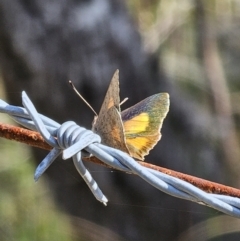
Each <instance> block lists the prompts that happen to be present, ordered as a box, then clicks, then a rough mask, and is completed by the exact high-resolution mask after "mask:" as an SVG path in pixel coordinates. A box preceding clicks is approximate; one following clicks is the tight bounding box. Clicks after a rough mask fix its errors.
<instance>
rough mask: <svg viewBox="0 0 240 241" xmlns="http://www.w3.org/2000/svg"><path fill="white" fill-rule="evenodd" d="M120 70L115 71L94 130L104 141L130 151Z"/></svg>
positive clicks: (94, 124)
mask: <svg viewBox="0 0 240 241" xmlns="http://www.w3.org/2000/svg"><path fill="white" fill-rule="evenodd" d="M119 103H120V98H119V71H118V70H116V72H115V73H114V75H113V77H112V80H111V82H110V85H109V87H108V90H107V93H106V96H105V98H104V101H103V104H102V107H101V110H100V112H99V116H98V117H97V119H96V120H95V123H93V128H92V129H93V131H94V132H95V133H97V134H99V135H100V136H101V139H102V143H103V144H106V145H108V146H111V147H114V148H117V149H119V150H122V151H124V152H127V153H129V152H128V149H127V147H126V140H125V137H124V130H123V123H122V120H121V115H120V106H119Z"/></svg>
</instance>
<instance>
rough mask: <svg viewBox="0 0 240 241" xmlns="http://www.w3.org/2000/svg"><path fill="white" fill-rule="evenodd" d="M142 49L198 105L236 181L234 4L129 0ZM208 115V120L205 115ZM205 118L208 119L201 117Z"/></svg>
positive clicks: (238, 51) (239, 16)
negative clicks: (156, 58)
mask: <svg viewBox="0 0 240 241" xmlns="http://www.w3.org/2000/svg"><path fill="white" fill-rule="evenodd" d="M129 8H130V11H131V12H132V14H133V16H134V18H135V20H136V23H137V24H138V27H139V30H140V32H141V35H142V38H143V46H144V49H145V51H148V52H150V53H153V54H155V55H157V56H159V61H160V62H161V65H162V68H163V70H164V71H165V73H166V75H167V76H168V77H169V81H170V82H171V83H172V85H174V86H175V88H179V89H180V90H181V91H182V92H183V96H182V97H183V98H184V97H185V98H186V99H188V100H191V102H192V103H193V104H194V105H197V108H198V109H201V110H202V118H203V121H205V122H206V121H209V129H210V130H211V131H210V132H209V134H210V135H212V136H214V138H215V140H216V142H217V145H219V146H220V149H222V150H223V154H224V157H225V162H226V163H225V165H226V166H227V167H228V169H229V173H233V176H234V177H235V178H236V179H235V182H236V186H237V183H238V184H239V183H240V181H239V174H238V173H239V170H240V162H239V159H240V153H239V128H240V124H239V123H240V122H239V120H240V108H239V104H238V103H239V100H240V92H239V90H240V79H239V76H240V68H239V62H240V42H239V39H240V31H239V27H240V3H239V1H236V0H229V1H217V0H215V1H199V0H195V1H190V0H182V1H180V2H179V1H174V0H173V1H167V0H161V1H154V0H152V1H135V0H133V1H130V2H129ZM207 116H210V117H211V119H208V117H207ZM207 119H208V120H207Z"/></svg>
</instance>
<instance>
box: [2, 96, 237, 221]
mask: <svg viewBox="0 0 240 241" xmlns="http://www.w3.org/2000/svg"><path fill="white" fill-rule="evenodd" d="M22 102H23V106H24V107H25V108H22V107H16V106H11V105H8V104H7V103H6V102H4V101H3V100H0V112H2V113H6V114H8V115H10V116H11V117H12V118H13V119H14V120H15V121H16V122H18V123H20V124H21V125H23V126H25V127H27V128H30V129H32V130H37V131H39V132H40V133H41V135H42V136H43V137H44V139H45V140H46V142H47V143H49V144H50V145H51V146H52V147H53V149H52V150H51V151H50V153H49V154H48V155H47V156H46V157H45V158H44V160H43V161H42V162H41V163H40V164H39V166H38V167H37V169H36V171H35V175H34V179H35V180H36V181H37V180H38V179H39V177H40V176H41V175H42V174H43V173H44V172H45V171H46V169H47V168H48V167H49V166H50V165H51V164H52V162H53V161H54V160H55V159H56V158H57V156H58V155H60V154H61V153H62V157H63V159H68V158H70V157H72V158H73V162H74V165H75V167H76V169H77V170H78V172H79V173H80V175H81V176H82V178H83V179H84V180H85V182H86V183H87V185H88V186H89V188H90V190H91V191H92V193H93V195H94V196H95V198H96V199H97V200H99V201H100V202H102V203H103V204H104V205H106V204H107V202H108V200H107V198H106V196H105V195H104V194H103V193H102V191H101V189H100V188H99V187H98V184H97V183H96V181H95V180H94V179H93V177H92V176H91V174H90V172H89V171H88V170H87V169H86V167H85V166H84V164H83V162H82V158H81V157H82V156H81V155H82V153H81V151H82V150H83V149H85V150H86V151H87V152H89V153H91V154H92V155H94V156H96V157H97V158H98V159H100V160H102V161H103V162H104V163H106V164H107V165H109V166H111V167H113V168H116V169H118V170H121V171H124V172H128V173H132V174H136V175H138V176H139V177H141V178H142V179H144V180H145V181H146V182H148V183H149V184H151V185H152V186H154V187H156V188H157V189H159V190H161V191H163V192H165V193H167V194H169V195H172V196H175V197H178V198H182V199H186V200H189V201H193V202H197V203H199V204H204V205H207V206H209V207H212V208H214V209H216V210H219V211H221V212H223V213H226V214H228V215H231V216H234V217H238V218H240V199H239V198H236V197H230V196H226V195H219V194H210V193H206V192H204V191H202V190H201V189H199V188H197V187H195V186H193V185H192V184H190V183H188V182H185V181H183V180H180V179H178V178H176V177H172V176H169V175H167V174H164V173H161V172H158V171H155V170H152V169H149V168H147V167H143V166H141V165H140V164H139V163H137V162H136V161H135V160H134V159H133V158H131V157H130V156H129V155H128V154H126V153H124V152H122V151H120V150H117V149H114V148H111V147H108V146H105V145H102V144H101V138H100V137H99V136H98V135H96V134H95V133H93V132H92V131H90V130H86V129H85V128H83V127H80V126H78V125H77V124H76V123H75V122H73V121H68V122H65V123H63V124H62V125H60V124H59V123H57V122H55V121H53V120H51V119H50V118H48V117H46V116H44V115H41V114H39V113H37V111H36V109H35V107H34V106H33V104H32V102H31V101H30V99H29V98H28V96H27V94H26V93H25V92H23V93H22Z"/></svg>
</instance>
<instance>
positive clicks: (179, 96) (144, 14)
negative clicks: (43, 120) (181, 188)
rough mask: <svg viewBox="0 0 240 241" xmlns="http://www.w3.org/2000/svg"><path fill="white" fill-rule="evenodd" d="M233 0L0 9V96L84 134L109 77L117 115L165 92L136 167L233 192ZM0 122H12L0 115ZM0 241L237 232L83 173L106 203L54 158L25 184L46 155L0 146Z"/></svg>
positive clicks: (238, 96)
mask: <svg viewBox="0 0 240 241" xmlns="http://www.w3.org/2000/svg"><path fill="white" fill-rule="evenodd" d="M239 40H240V2H239V1H236V0H225V1H217V0H212V1H204V0H202V1H201V0H192V1H190V0H181V1H175V0H172V1H167V0H161V1H155V0H148V1H147V0H141V1H136V0H129V1H125V2H124V1H121V0H98V1H97V0H84V1H83V0H78V1H76V0H68V1H67V0H62V1H55V0H54V1H52V0H51V1H50V0H42V1H40V0H32V1H28V0H12V1H8V0H0V75H1V82H0V98H1V99H3V100H6V101H8V102H9V103H10V104H12V105H20V106H21V105H22V104H21V91H22V90H25V91H27V93H28V95H29V97H30V98H31V100H32V101H33V103H34V104H35V106H36V108H37V110H38V111H39V112H40V113H42V114H44V115H47V116H49V117H50V118H53V119H54V120H56V121H57V122H60V123H62V122H63V121H66V120H74V121H75V122H77V123H78V124H80V125H82V126H84V127H87V128H91V123H92V120H93V114H92V112H91V111H90V110H89V109H88V107H87V106H86V105H85V104H84V103H83V102H82V101H81V100H80V99H79V98H78V97H77V95H76V94H75V93H74V92H73V91H72V89H71V87H69V85H68V80H69V79H71V80H72V81H73V82H74V83H75V85H76V87H77V88H78V90H79V91H80V93H81V94H82V95H83V96H84V97H85V98H86V99H87V101H88V102H89V103H90V104H91V105H92V106H93V108H94V109H95V110H96V111H97V112H98V111H99V109H100V106H101V103H102V101H103V98H104V95H105V93H106V90H107V87H108V84H109V82H110V79H111V77H112V75H113V73H114V71H115V70H116V69H117V68H119V69H120V90H121V94H120V97H121V99H124V98H125V97H129V100H128V101H127V102H126V103H124V105H123V106H122V108H123V109H124V108H127V107H129V106H131V105H132V104H135V103H137V102H138V101H140V100H142V99H143V98H146V97H147V96H149V95H151V94H155V93H158V92H168V93H169V94H170V100H171V105H170V112H169V114H168V116H167V118H166V119H165V122H164V125H163V129H162V139H161V141H160V142H159V144H158V145H157V146H156V147H155V148H154V150H152V151H151V152H150V155H149V156H147V157H146V161H147V162H150V163H154V164H156V165H159V166H163V167H166V168H170V169H173V170H176V171H180V172H184V173H187V174H191V175H194V176H198V177H201V178H204V179H208V180H210V181H215V182H219V183H222V184H225V185H230V186H233V187H236V188H239V187H240V175H239V173H240V172H239V171H240V161H239V130H240V124H239V123H240V104H239V103H240V92H239V91H240V80H239V76H240V68H239V62H240V41H239ZM0 120H1V122H4V123H12V122H11V120H10V119H8V118H7V116H6V115H3V114H0ZM0 150H1V154H0V157H1V158H0V160H1V161H0V239H1V240H20V241H23V240H24V241H25V240H64V241H65V240H67V241H68V240H69V241H70V240H74V241H75V240H76V241H78V240H90V241H91V240H93V241H95V240H214V241H220V240H238V239H239V237H240V225H239V224H240V223H239V220H238V219H235V218H231V217H228V216H225V215H222V214H221V213H218V212H217V211H215V210H212V209H210V208H207V207H204V206H200V205H198V204H195V203H190V202H187V201H183V200H179V199H176V198H174V197H171V196H168V195H166V194H164V193H161V192H159V191H157V190H155V189H154V188H153V187H151V186H149V185H148V184H146V183H144V181H142V180H140V179H139V178H137V177H135V176H131V175H128V174H125V173H120V172H118V171H114V170H110V169H107V168H103V167H100V166H97V165H93V164H89V163H86V165H87V166H88V168H89V170H90V171H91V173H92V175H93V176H94V178H95V179H96V180H97V182H98V184H99V186H100V187H101V189H102V190H103V192H104V194H105V195H106V196H107V197H108V199H109V204H108V206H107V207H104V206H103V205H102V204H100V203H99V202H98V201H96V200H95V199H94V197H93V196H92V194H91V192H90V191H89V189H88V188H87V187H86V185H85V183H84V182H83V181H82V180H81V178H80V176H79V175H78V173H77V172H76V170H74V167H73V163H72V161H71V160H67V161H63V160H61V159H59V160H57V161H55V162H54V164H53V165H52V166H51V167H50V168H49V169H48V170H47V172H46V173H45V174H44V175H43V177H42V178H41V179H40V180H39V181H38V182H37V183H35V182H34V180H33V173H34V170H35V168H36V166H37V164H38V163H40V161H41V160H42V159H43V158H44V157H45V156H46V155H47V152H46V151H43V150H37V149H30V148H29V147H28V146H26V145H23V144H19V143H15V142H13V141H7V140H4V139H1V140H0Z"/></svg>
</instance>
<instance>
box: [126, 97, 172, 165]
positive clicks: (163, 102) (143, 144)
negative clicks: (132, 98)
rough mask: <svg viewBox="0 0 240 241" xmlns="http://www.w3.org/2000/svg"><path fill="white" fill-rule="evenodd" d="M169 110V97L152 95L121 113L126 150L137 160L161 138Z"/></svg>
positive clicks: (142, 157) (142, 158) (141, 158)
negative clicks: (161, 131) (163, 124)
mask: <svg viewBox="0 0 240 241" xmlns="http://www.w3.org/2000/svg"><path fill="white" fill-rule="evenodd" d="M168 110H169V95H168V94H167V93H160V94H156V95H152V96H150V97H148V98H146V99H144V100H142V101H141V102H139V103H137V104H136V105H134V106H132V107H130V108H128V109H126V110H124V111H123V112H122V113H121V116H122V122H123V126H124V134H125V138H126V144H127V148H128V150H129V152H130V155H131V156H132V157H134V158H137V159H139V160H144V156H145V155H147V154H148V153H149V151H150V150H151V149H152V148H153V147H154V146H155V145H156V144H157V142H158V141H159V140H160V138H161V133H160V130H161V127H162V123H163V120H164V118H165V117H166V115H167V113H168Z"/></svg>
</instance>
